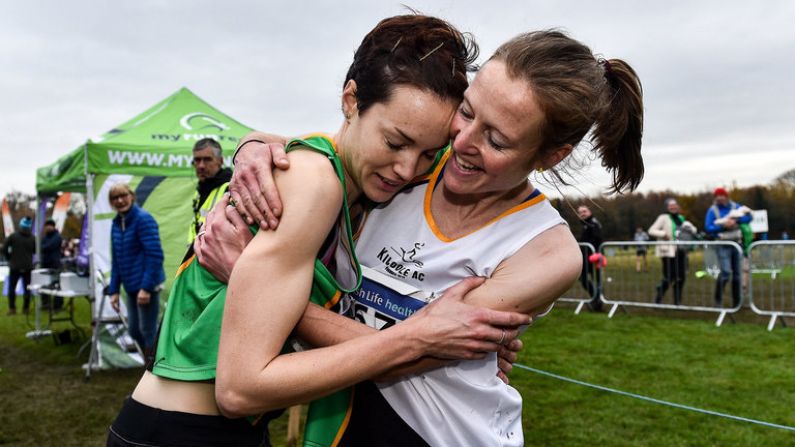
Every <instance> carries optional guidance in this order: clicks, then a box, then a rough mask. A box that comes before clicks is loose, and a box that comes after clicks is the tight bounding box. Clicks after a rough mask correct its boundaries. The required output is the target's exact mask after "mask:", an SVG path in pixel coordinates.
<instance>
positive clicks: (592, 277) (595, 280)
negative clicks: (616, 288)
mask: <svg viewBox="0 0 795 447" xmlns="http://www.w3.org/2000/svg"><path fill="white" fill-rule="evenodd" d="M577 215H578V216H579V217H580V222H582V234H581V235H580V242H585V243H588V244H591V245H593V250H592V249H591V248H590V247H587V248H586V247H582V248H581V251H582V272H581V273H580V284H582V286H583V288H585V290H586V291H587V292H588V296H590V297H591V302H590V303H589V305H590V307H591V310H594V311H600V310H602V300H601V294H602V290H601V288H600V283H599V270H598V267H597V266H596V265H595V264H597V263H594V262H591V255H593V254H597V253H599V246H600V245H602V242H603V240H602V224H601V223H599V221H598V220H596V218H595V217H593V213H591V209H590V208H588V207H587V206H585V205H580V206H579V207H578V208H577Z"/></svg>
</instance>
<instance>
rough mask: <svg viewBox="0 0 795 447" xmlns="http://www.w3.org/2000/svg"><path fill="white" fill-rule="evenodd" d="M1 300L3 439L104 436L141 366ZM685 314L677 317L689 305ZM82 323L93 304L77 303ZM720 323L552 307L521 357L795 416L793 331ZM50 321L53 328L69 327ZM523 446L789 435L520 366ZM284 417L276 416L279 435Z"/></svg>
mask: <svg viewBox="0 0 795 447" xmlns="http://www.w3.org/2000/svg"><path fill="white" fill-rule="evenodd" d="M6 310H7V304H6V301H5V300H3V304H2V306H0V312H2V315H1V316H0V408H1V409H2V411H0V445H9V446H42V445H44V446H47V445H58V446H85V445H104V439H105V432H106V429H107V427H108V425H109V424H110V422H111V421H112V419H113V417H114V416H115V414H116V412H117V411H118V409H119V407H120V405H121V402H122V400H123V399H124V397H125V396H126V395H128V394H129V393H130V392H131V390H132V388H133V387H134V385H135V383H136V382H137V380H138V378H139V376H140V374H141V372H142V371H141V369H131V370H112V371H101V372H95V373H94V374H93V375H92V377H91V380H89V381H85V380H84V378H83V376H84V373H83V371H82V370H81V368H80V366H81V365H82V363H84V362H85V361H86V359H87V357H88V354H87V352H83V353H81V354H80V355H78V349H79V347H80V345H81V341H80V340H77V341H76V342H74V343H71V344H64V345H60V346H56V345H55V344H54V343H53V339H52V338H43V339H40V340H37V341H33V340H28V339H27V338H25V332H27V331H28V330H29V328H28V326H27V325H26V323H25V317H24V316H21V315H17V316H13V317H6V316H5V312H6ZM686 315H687V316H688V318H681V317H684V316H686ZM77 320H78V322H79V323H80V324H81V325H82V326H83V327H84V328H85V329H86V330H88V303H87V302H86V301H85V300H82V301H79V302H78V312H77ZM738 320H739V321H741V322H740V323H737V324H724V326H723V327H721V328H716V327H715V326H714V324H713V322H712V321H713V320H712V318H711V317H703V318H702V317H699V316H695V317H693V316H691V314H685V313H682V312H677V313H669V314H665V313H662V312H646V313H640V312H636V311H632V313H631V314H630V315H624V314H619V315H617V316H616V317H615V318H613V319H612V320H608V319H607V317H606V316H605V315H604V314H590V313H585V314H581V315H578V316H575V315H573V313H572V308H571V307H565V306H559V307H558V308H557V309H555V310H554V311H553V312H552V314H551V315H550V316H548V317H547V318H545V319H542V320H540V321H539V322H537V323H536V325H535V326H534V327H533V328H531V329H530V330H529V331H528V332H527V333H526V334H525V336H524V340H525V345H526V349H525V351H524V352H523V353H522V355H521V358H520V360H519V362H520V363H522V364H526V365H529V366H532V367H534V368H538V369H542V370H545V371H550V372H554V373H558V374H561V375H564V376H568V377H572V378H576V379H579V380H583V381H587V382H593V383H596V384H600V385H603V386H608V387H613V388H618V389H621V390H625V391H629V392H634V393H638V394H643V395H647V396H651V397H654V398H657V399H663V400H670V401H673V402H676V403H680V404H686V405H692V406H696V407H701V408H706V409H710V410H713V411H719V412H725V413H730V414H734V415H739V416H744V417H748V418H753V419H760V420H764V421H769V422H772V423H777V424H783V425H789V426H795V410H793V409H794V408H795V387H793V386H792V384H793V383H795V368H793V365H794V364H795V363H793V353H794V352H795V350H794V349H793V346H794V343H795V330H793V329H777V330H775V331H773V332H770V333H769V332H767V331H766V330H765V326H764V324H759V323H758V322H756V321H755V320H753V319H750V318H749V319H748V320H749V322H743V321H745V320H743V319H742V318H738ZM68 327H69V325H68V323H57V325H56V326H55V328H56V329H66V328H68ZM511 380H512V385H514V386H515V387H517V388H518V389H519V390H520V392H521V393H522V395H523V396H524V399H525V408H524V425H525V438H526V442H527V444H528V445H556V446H557V445H562V446H591V445H606V446H625V445H626V446H629V445H632V446H668V445H671V446H713V445H715V446H717V445H795V433H793V432H788V431H785V430H781V429H775V428H767V427H761V426H756V425H753V424H749V423H743V422H737V421H732V420H727V419H723V418H718V417H714V416H707V415H701V414H697V413H693V412H687V411H683V410H679V409H674V408H669V407H664V406H660V405H657V404H653V403H647V402H643V401H639V400H635V399H631V398H628V397H623V396H619V395H614V394H610V393H606V392H604V391H598V390H594V389H589V388H585V387H582V386H580V385H575V384H569V383H565V382H561V381H558V380H555V379H551V378H547V377H544V376H540V375H537V374H535V373H532V372H528V371H524V370H520V369H515V370H514V372H513V373H512V374H511ZM286 420H287V417H286V415H285V416H282V417H281V418H280V419H279V420H277V421H275V422H273V423H272V425H271V433H272V439H273V442H274V445H277V446H279V445H284V439H285V431H286Z"/></svg>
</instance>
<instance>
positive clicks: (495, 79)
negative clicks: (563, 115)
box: [444, 60, 571, 195]
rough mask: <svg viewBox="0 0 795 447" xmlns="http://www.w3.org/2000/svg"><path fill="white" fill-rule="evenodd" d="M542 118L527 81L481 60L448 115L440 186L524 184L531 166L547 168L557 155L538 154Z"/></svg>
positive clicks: (465, 190) (481, 188)
mask: <svg viewBox="0 0 795 447" xmlns="http://www.w3.org/2000/svg"><path fill="white" fill-rule="evenodd" d="M543 121H544V113H543V111H542V110H541V108H540V106H539V104H538V101H537V100H536V98H535V97H534V95H533V91H532V89H531V88H530V85H529V83H528V82H526V81H524V80H522V79H514V78H512V77H510V76H509V75H508V72H507V70H506V67H505V64H504V63H503V62H502V61H499V60H492V61H490V62H489V63H487V64H486V65H485V66H484V67H483V69H481V71H480V72H479V73H478V74H477V76H476V77H475V80H474V81H473V82H472V85H470V86H469V88H468V89H467V91H466V92H465V93H464V101H463V102H462V103H461V105H460V106H459V108H458V111H457V112H456V114H455V117H454V118H453V123H452V126H451V129H450V131H451V134H452V136H453V138H454V141H453V154H452V156H451V158H450V161H449V162H448V164H447V168H446V169H445V173H444V183H445V187H446V188H447V189H448V190H450V191H451V192H453V193H455V194H470V195H471V194H477V195H482V194H494V193H497V194H501V193H504V192H506V191H509V190H512V189H517V188H519V189H524V188H525V187H526V186H527V177H528V175H529V174H530V172H531V171H532V170H533V169H535V168H549V167H551V166H552V165H554V164H555V163H557V162H558V161H560V159H562V157H560V158H557V156H553V157H546V159H545V160H541V158H542V157H539V156H538V154H539V151H538V147H539V144H540V142H541V141H540V140H541V137H540V129H541V125H542V123H543ZM570 150H571V149H570V148H568V151H570ZM567 154H568V152H565V154H563V156H565V155H567Z"/></svg>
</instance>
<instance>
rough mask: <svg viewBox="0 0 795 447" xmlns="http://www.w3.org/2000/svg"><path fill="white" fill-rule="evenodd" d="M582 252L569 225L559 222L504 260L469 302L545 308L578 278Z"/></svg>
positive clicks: (526, 309) (500, 307)
mask: <svg viewBox="0 0 795 447" xmlns="http://www.w3.org/2000/svg"><path fill="white" fill-rule="evenodd" d="M581 269H582V252H581V251H580V248H579V246H578V245H577V241H576V240H575V239H574V236H573V235H572V234H571V231H570V230H569V227H567V226H565V225H556V226H554V227H552V228H550V229H548V230H546V231H544V232H542V233H541V234H539V235H538V236H536V237H535V238H533V239H532V240H531V241H530V242H528V243H527V244H525V245H524V246H523V247H522V248H521V249H519V250H518V251H517V252H516V253H515V254H514V255H513V256H511V257H510V258H508V259H506V260H504V261H503V262H502V263H500V265H499V266H497V268H496V269H495V271H494V274H493V275H492V276H491V278H489V279H487V280H486V282H485V283H484V284H483V285H482V286H480V287H478V288H477V289H475V290H473V291H471V292H469V294H467V296H466V301H467V302H468V303H471V304H477V305H480V306H483V307H488V308H491V309H497V310H510V311H517V312H522V313H527V314H530V315H536V314H538V313H541V312H543V311H545V310H546V309H547V308H548V307H549V306H550V304H552V303H553V302H554V301H555V300H556V299H557V298H559V297H560V296H561V295H562V294H563V293H564V292H565V291H566V290H567V289H568V288H569V286H571V284H572V283H574V281H575V280H576V279H577V277H578V276H579V274H580V271H581Z"/></svg>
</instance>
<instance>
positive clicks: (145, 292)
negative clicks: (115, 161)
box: [108, 183, 166, 357]
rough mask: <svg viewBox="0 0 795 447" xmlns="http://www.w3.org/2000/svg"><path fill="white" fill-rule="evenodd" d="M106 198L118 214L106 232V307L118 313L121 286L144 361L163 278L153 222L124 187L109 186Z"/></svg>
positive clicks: (151, 340)
mask: <svg viewBox="0 0 795 447" xmlns="http://www.w3.org/2000/svg"><path fill="white" fill-rule="evenodd" d="M108 198H109V199H110V203H111V205H112V206H113V208H114V209H115V210H116V212H117V213H118V214H117V215H116V217H115V218H114V219H113V226H112V227H111V231H110V240H111V257H112V265H111V276H110V286H109V290H108V293H109V294H110V295H111V298H110V303H111V305H112V306H113V308H114V309H116V311H118V310H119V292H120V289H121V286H124V291H125V292H126V294H127V303H126V304H127V318H128V323H129V328H130V336H131V337H132V338H133V339H134V340H135V341H136V342H137V343H138V346H140V347H141V349H143V351H144V355H145V356H147V357H148V355H149V354H150V353H151V351H152V347H153V346H154V343H155V335H156V333H157V316H158V311H159V310H160V299H159V298H160V297H159V291H160V288H161V284H162V283H163V281H164V280H165V277H166V276H165V272H164V271H163V249H162V248H161V246H160V235H159V233H158V228H157V222H155V219H154V218H153V217H152V215H151V214H149V213H148V212H146V210H144V209H143V208H140V207H139V206H138V205H136V204H135V193H134V192H133V191H132V190H131V189H130V187H129V186H128V185H126V184H123V183H120V184H116V185H113V186H112V187H111V188H110V192H109V194H108Z"/></svg>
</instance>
